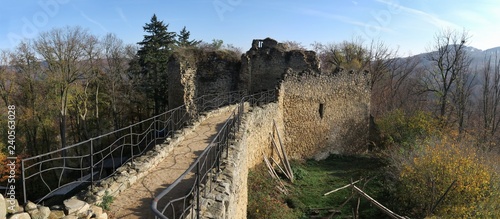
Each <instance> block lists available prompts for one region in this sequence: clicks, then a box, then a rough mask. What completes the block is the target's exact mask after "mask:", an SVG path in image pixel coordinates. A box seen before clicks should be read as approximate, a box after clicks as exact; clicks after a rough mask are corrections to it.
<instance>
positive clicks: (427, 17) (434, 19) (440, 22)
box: [376, 0, 460, 29]
mask: <svg viewBox="0 0 500 219" xmlns="http://www.w3.org/2000/svg"><path fill="white" fill-rule="evenodd" d="M376 1H377V2H379V3H383V4H386V5H390V6H391V7H394V2H393V1H389V0H376ZM396 8H397V9H398V10H401V11H402V12H406V13H408V14H411V15H414V16H417V17H418V18H419V19H420V20H423V21H424V22H427V23H429V24H432V25H434V26H436V27H438V28H440V29H443V28H452V29H460V25H457V24H455V23H452V22H450V21H447V20H444V19H441V18H439V17H438V16H435V15H433V14H430V13H427V12H425V11H421V10H418V9H414V8H410V7H406V6H403V5H401V3H399V4H398V5H397V6H396Z"/></svg>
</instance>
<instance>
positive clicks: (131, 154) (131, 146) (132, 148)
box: [129, 126, 134, 164]
mask: <svg viewBox="0 0 500 219" xmlns="http://www.w3.org/2000/svg"><path fill="white" fill-rule="evenodd" d="M129 127H130V128H129V130H130V163H132V164H134V135H133V132H132V126H129Z"/></svg>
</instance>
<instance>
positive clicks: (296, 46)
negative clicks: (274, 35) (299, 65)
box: [282, 40, 306, 50]
mask: <svg viewBox="0 0 500 219" xmlns="http://www.w3.org/2000/svg"><path fill="white" fill-rule="evenodd" d="M282 43H283V44H284V45H286V47H287V49H288V50H305V49H306V47H304V46H303V45H302V43H300V42H297V41H290V40H286V41H283V42H282Z"/></svg>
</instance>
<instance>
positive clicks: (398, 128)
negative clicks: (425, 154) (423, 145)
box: [378, 110, 440, 148]
mask: <svg viewBox="0 0 500 219" xmlns="http://www.w3.org/2000/svg"><path fill="white" fill-rule="evenodd" d="M378 126H379V128H380V132H381V135H382V138H383V143H384V145H385V146H390V145H400V146H403V147H405V148H408V147H409V146H412V145H413V144H415V141H416V140H418V139H420V138H422V137H428V136H439V134H440V131H439V129H438V127H439V121H438V120H437V119H435V118H433V117H432V115H431V114H429V113H427V112H423V111H418V112H416V113H415V114H413V115H411V116H407V115H405V113H404V112H403V111H402V110H395V111H393V112H391V113H389V114H388V115H386V116H384V117H383V118H381V119H380V120H379V121H378Z"/></svg>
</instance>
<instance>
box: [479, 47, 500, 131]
mask: <svg viewBox="0 0 500 219" xmlns="http://www.w3.org/2000/svg"><path fill="white" fill-rule="evenodd" d="M482 76H483V80H484V82H483V84H482V92H481V94H482V98H481V115H482V129H483V140H487V139H488V138H490V137H491V136H494V135H495V134H496V133H497V131H498V128H499V127H500V60H499V57H498V54H496V55H495V58H494V60H493V61H492V57H491V56H490V57H485V63H484V65H483V68H482Z"/></svg>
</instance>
